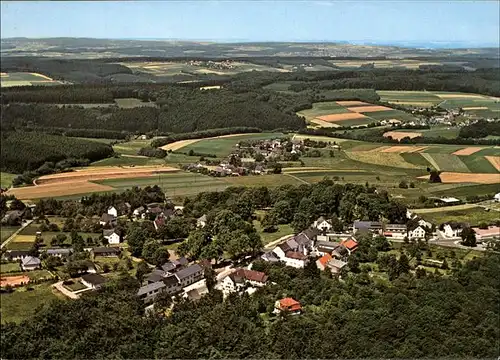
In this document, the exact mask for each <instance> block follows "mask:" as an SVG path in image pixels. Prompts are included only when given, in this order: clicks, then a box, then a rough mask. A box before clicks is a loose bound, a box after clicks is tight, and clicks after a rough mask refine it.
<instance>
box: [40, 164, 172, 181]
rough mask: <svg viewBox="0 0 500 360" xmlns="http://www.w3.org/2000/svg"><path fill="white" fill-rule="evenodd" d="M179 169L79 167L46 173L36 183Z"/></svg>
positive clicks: (147, 174) (141, 175) (135, 175)
mask: <svg viewBox="0 0 500 360" xmlns="http://www.w3.org/2000/svg"><path fill="white" fill-rule="evenodd" d="M175 171H179V169H177V168H173V167H159V166H142V167H117V166H116V167H100V168H86V169H79V170H76V171H72V172H68V173H59V174H53V175H45V176H42V177H40V178H38V179H37V180H36V185H45V184H52V183H62V182H64V183H66V182H75V181H92V180H105V179H110V178H114V179H116V178H131V177H145V176H152V175H155V174H159V173H166V172H175Z"/></svg>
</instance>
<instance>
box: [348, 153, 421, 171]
mask: <svg viewBox="0 0 500 360" xmlns="http://www.w3.org/2000/svg"><path fill="white" fill-rule="evenodd" d="M345 154H346V155H347V156H348V157H349V158H350V159H352V160H356V161H360V162H364V163H368V164H375V165H383V166H390V167H397V168H402V169H419V167H418V166H416V165H413V164H410V163H409V162H406V161H405V159H403V157H402V156H401V155H399V154H395V153H380V152H374V151H354V152H351V151H346V153H345Z"/></svg>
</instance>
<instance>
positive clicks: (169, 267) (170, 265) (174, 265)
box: [161, 257, 189, 273]
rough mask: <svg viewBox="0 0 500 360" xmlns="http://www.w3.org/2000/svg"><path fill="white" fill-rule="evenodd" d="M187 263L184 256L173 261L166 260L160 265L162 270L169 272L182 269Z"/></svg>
mask: <svg viewBox="0 0 500 360" xmlns="http://www.w3.org/2000/svg"><path fill="white" fill-rule="evenodd" d="M188 263H189V261H187V259H186V258H185V257H180V258H179V259H177V260H173V261H167V262H166V263H165V264H163V265H162V266H161V268H162V270H163V271H166V272H169V273H174V272H176V271H179V270H180V269H182V268H183V267H184V266H186V265H187V264H188Z"/></svg>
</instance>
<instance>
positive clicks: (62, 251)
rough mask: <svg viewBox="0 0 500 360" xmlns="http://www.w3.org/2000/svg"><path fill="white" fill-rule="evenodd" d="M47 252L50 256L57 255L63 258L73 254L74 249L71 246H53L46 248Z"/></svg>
mask: <svg viewBox="0 0 500 360" xmlns="http://www.w3.org/2000/svg"><path fill="white" fill-rule="evenodd" d="M45 253H46V254H47V255H49V256H56V257H58V258H61V259H67V258H69V257H70V256H71V254H73V249H71V248H51V249H47V250H45Z"/></svg>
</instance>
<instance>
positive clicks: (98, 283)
mask: <svg viewBox="0 0 500 360" xmlns="http://www.w3.org/2000/svg"><path fill="white" fill-rule="evenodd" d="M106 281H107V280H106V278H105V277H104V276H101V275H99V274H86V275H83V276H82V284H83V285H85V286H86V287H88V288H90V289H100V288H101V287H102V285H103V284H104V283H105V282H106Z"/></svg>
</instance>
